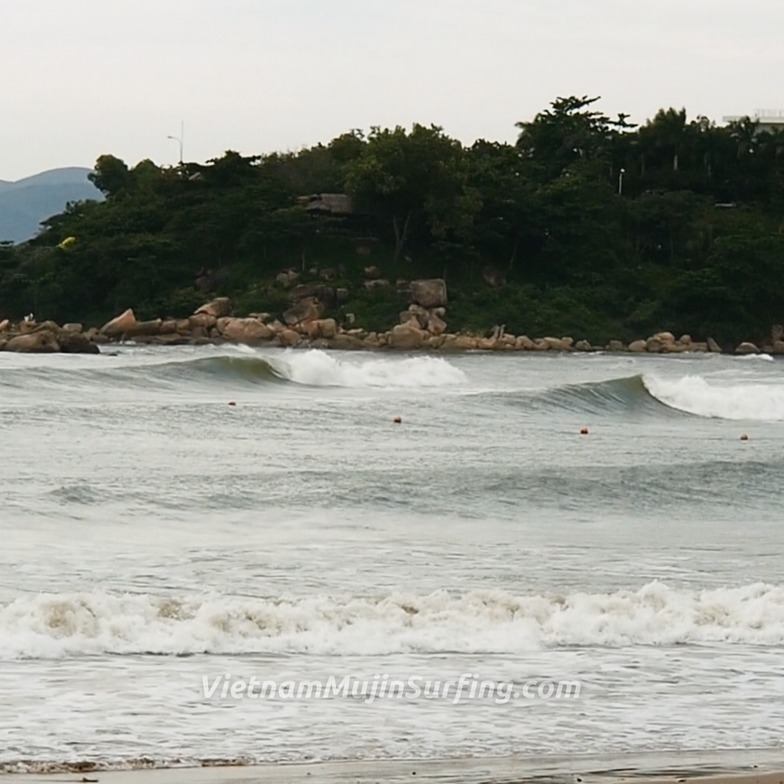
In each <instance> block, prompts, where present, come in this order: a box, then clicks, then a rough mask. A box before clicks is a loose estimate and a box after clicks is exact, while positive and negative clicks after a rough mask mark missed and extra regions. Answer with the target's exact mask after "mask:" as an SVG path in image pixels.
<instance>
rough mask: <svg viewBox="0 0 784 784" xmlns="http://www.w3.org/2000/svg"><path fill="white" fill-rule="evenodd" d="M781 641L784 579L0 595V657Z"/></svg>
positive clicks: (377, 651)
mask: <svg viewBox="0 0 784 784" xmlns="http://www.w3.org/2000/svg"><path fill="white" fill-rule="evenodd" d="M711 642H729V643H733V642H735V643H750V644H757V645H781V644H784V587H779V586H773V585H767V584H762V583H756V584H753V585H746V586H742V587H738V588H721V589H716V590H709V591H699V592H693V591H686V590H677V589H673V588H670V587H668V586H667V585H665V584H663V583H659V582H653V583H650V584H648V585H646V586H644V587H643V588H641V589H639V590H637V591H632V590H622V591H616V592H614V593H609V594H589V593H573V594H569V595H565V596H515V595H513V594H509V593H506V592H503V591H473V592H470V593H466V594H464V595H461V596H456V595H452V594H449V593H447V592H445V591H438V592H436V593H433V594H430V595H426V596H416V595H407V594H390V595H386V596H382V597H377V598H370V597H347V598H340V597H333V596H326V595H314V596H306V597H271V598H247V597H229V596H218V597H213V598H204V597H187V598H163V597H155V596H148V595H135V596H115V595H109V594H104V593H86V594H52V595H37V596H33V597H20V598H18V599H16V600H14V601H12V602H10V603H9V604H6V605H0V658H2V659H6V660H7V659H20V658H62V657H68V656H78V655H94V654H100V653H110V654H156V655H179V656H182V655H192V654H199V653H214V654H241V653H283V652H302V653H316V654H325V655H328V654H361V655H377V654H389V653H398V652H418V653H420V652H426V653H438V652H462V653H482V652H488V651H492V652H504V653H522V652H526V651H532V650H539V649H541V648H547V647H553V648H555V647H561V646H575V645H578V646H581V645H586V646H596V645H604V646H627V645H674V644H704V643H711Z"/></svg>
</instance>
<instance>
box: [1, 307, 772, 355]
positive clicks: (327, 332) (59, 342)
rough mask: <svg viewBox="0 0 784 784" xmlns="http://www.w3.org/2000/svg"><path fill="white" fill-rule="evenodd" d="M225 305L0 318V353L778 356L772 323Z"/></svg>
mask: <svg viewBox="0 0 784 784" xmlns="http://www.w3.org/2000/svg"><path fill="white" fill-rule="evenodd" d="M230 312H231V310H230V305H227V306H223V305H218V306H216V304H215V302H212V303H207V304H206V305H204V306H202V307H201V308H199V310H197V311H196V313H195V314H193V315H192V316H190V317H189V318H186V319H168V320H163V319H154V320H152V321H138V320H137V319H136V316H135V314H134V312H133V311H132V310H131V309H128V310H126V311H124V312H123V313H121V314H120V315H119V316H117V317H115V318H114V319H112V320H111V321H109V322H107V323H106V324H104V325H103V326H102V327H101V328H96V327H90V328H88V329H85V328H84V327H83V325H82V324H78V323H66V324H63V325H62V326H61V325H60V324H57V323H56V322H54V321H44V322H42V323H40V324H39V323H37V322H36V321H34V320H32V319H25V320H23V321H20V322H18V323H15V324H11V323H10V322H9V320H8V319H5V320H4V321H2V322H0V352H3V351H8V352H18V353H81V354H100V353H101V346H110V345H116V344H120V343H136V344H139V345H152V346H161V347H166V346H181V345H191V346H194V345H195V346H199V345H224V344H230V345H237V344H242V345H248V346H255V347H261V348H304V349H321V350H335V351H423V352H430V353H434V354H450V353H463V352H467V351H474V352H476V351H480V352H516V353H520V352H523V353H545V352H547V353H597V352H610V353H631V354H655V355H680V354H708V353H710V354H735V355H755V354H768V355H772V356H776V355H779V356H781V355H784V340H781V339H780V338H779V335H778V332H777V328H776V327H774V328H773V329H772V331H771V337H770V338H769V339H768V340H767V341H766V342H761V343H760V345H757V344H755V343H752V342H750V341H742V342H741V343H739V344H738V345H737V346H736V347H735V348H734V349H729V350H727V349H726V348H722V347H721V346H719V345H718V343H716V341H714V340H713V339H712V338H710V337H708V338H707V340H705V341H695V340H693V339H692V337H691V336H690V335H681V336H680V337H676V336H675V334H674V333H672V332H659V333H657V334H655V335H651V336H649V337H648V338H644V339H643V338H640V339H637V340H634V341H631V342H630V343H628V344H627V343H624V342H623V341H620V340H610V341H608V342H607V343H600V344H592V343H590V342H589V341H587V340H585V339H581V340H575V339H574V338H573V337H571V336H564V337H551V336H545V337H537V338H531V337H529V336H528V335H513V334H510V333H507V332H506V331H505V329H504V327H503V326H496V327H495V328H494V329H493V330H492V334H491V335H489V336H483V335H476V334H473V333H470V332H446V331H441V330H440V329H439V330H437V331H436V332H431V331H430V330H429V329H427V328H426V327H424V326H422V325H421V324H420V322H419V321H417V320H416V318H414V316H413V315H412V317H411V319H409V320H405V319H404V316H405V315H406V313H403V314H401V323H400V324H397V325H395V326H393V327H392V328H391V329H390V330H388V331H386V332H372V331H368V330H365V329H363V328H361V327H352V328H350V329H345V328H343V327H341V326H340V325H338V324H337V322H336V321H335V319H332V318H327V319H322V318H312V319H308V320H305V321H302V322H297V323H296V324H286V323H283V322H281V321H279V320H278V319H274V320H270V317H269V314H251V315H250V316H233V315H221V313H224V314H225V313H230Z"/></svg>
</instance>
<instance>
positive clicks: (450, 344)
mask: <svg viewBox="0 0 784 784" xmlns="http://www.w3.org/2000/svg"><path fill="white" fill-rule="evenodd" d="M476 347H477V339H476V338H475V337H472V336H471V335H444V342H443V343H442V344H441V349H442V351H473V350H474V349H476Z"/></svg>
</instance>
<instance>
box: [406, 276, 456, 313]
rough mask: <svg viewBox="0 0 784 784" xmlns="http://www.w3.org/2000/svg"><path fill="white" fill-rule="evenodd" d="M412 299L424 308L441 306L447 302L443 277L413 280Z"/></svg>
mask: <svg viewBox="0 0 784 784" xmlns="http://www.w3.org/2000/svg"><path fill="white" fill-rule="evenodd" d="M411 301H412V302H413V303H414V304H415V305H421V306H422V307H423V308H441V307H444V306H445V305H446V304H447V297H446V282H445V281H444V280H443V278H431V279H429V280H412V281H411Z"/></svg>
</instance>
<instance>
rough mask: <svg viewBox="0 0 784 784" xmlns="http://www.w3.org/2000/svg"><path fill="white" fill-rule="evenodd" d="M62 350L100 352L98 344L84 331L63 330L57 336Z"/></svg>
mask: <svg viewBox="0 0 784 784" xmlns="http://www.w3.org/2000/svg"><path fill="white" fill-rule="evenodd" d="M57 342H58V343H59V345H60V351H62V352H63V353H64V354H100V353H101V351H100V349H99V348H98V346H97V345H96V344H95V343H93V341H92V340H90V338H88V337H87V335H85V334H84V333H83V332H73V331H66V330H62V331H61V332H60V334H59V335H58V336H57Z"/></svg>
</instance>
